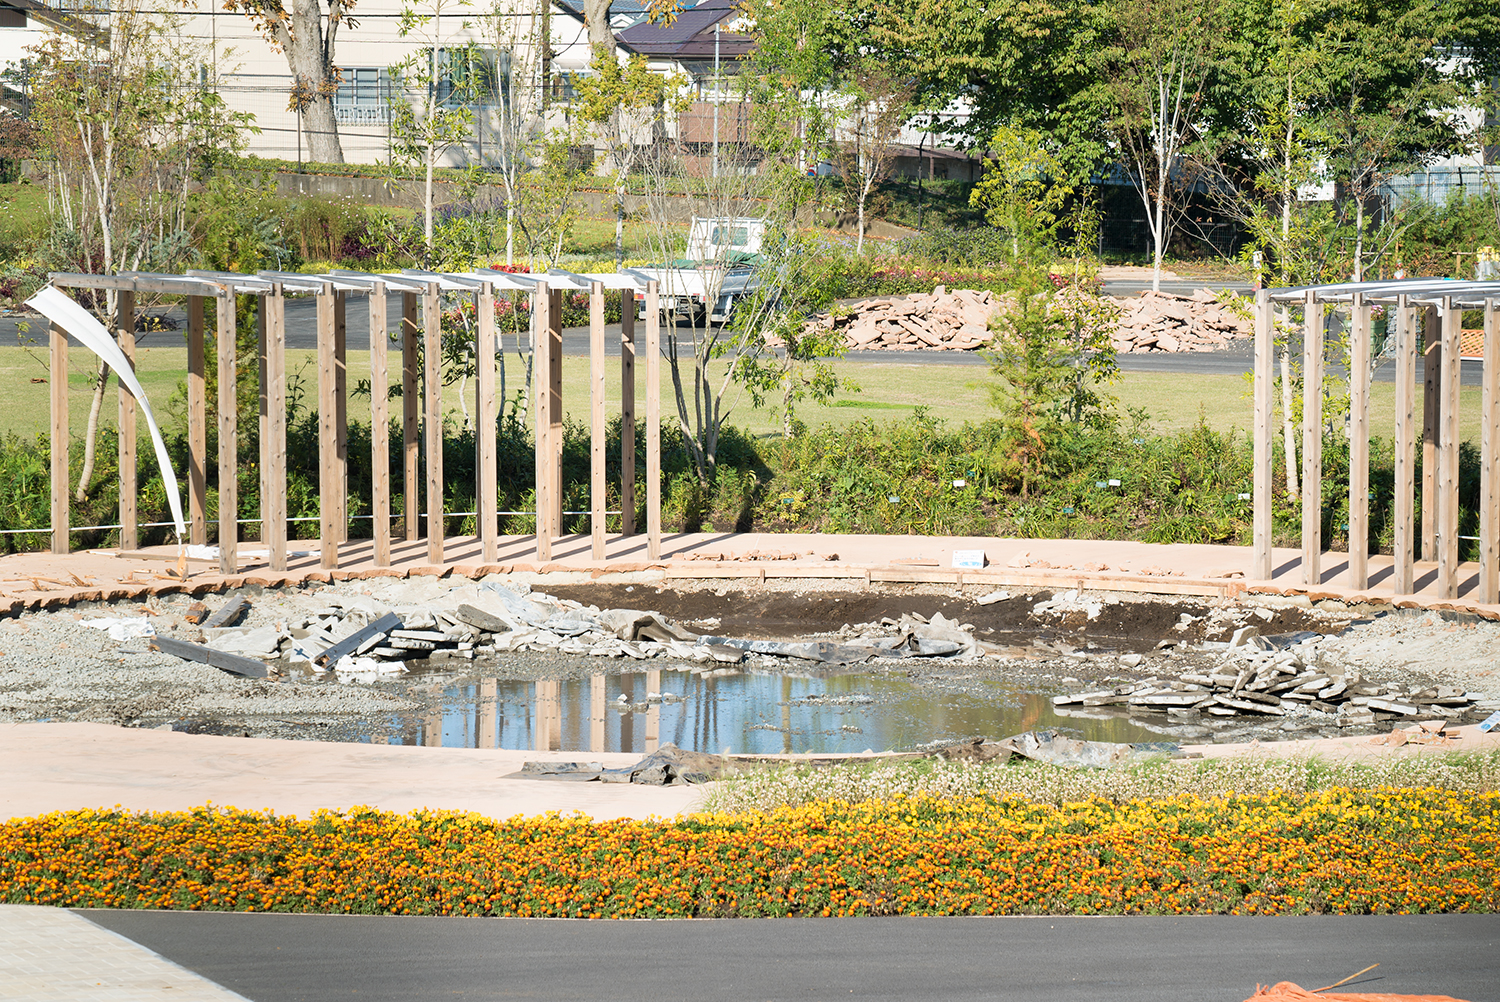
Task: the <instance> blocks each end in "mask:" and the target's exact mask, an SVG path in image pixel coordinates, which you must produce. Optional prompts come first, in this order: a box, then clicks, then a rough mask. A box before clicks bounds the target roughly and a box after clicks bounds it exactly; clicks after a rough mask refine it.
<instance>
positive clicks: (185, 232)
mask: <svg viewBox="0 0 1500 1002" xmlns="http://www.w3.org/2000/svg"><path fill="white" fill-rule="evenodd" d="M104 26H105V25H101V26H100V27H101V28H102V27H104ZM107 28H108V30H107V31H103V30H100V31H95V32H68V33H64V32H61V31H54V32H52V33H51V34H49V35H48V36H47V37H46V38H45V40H44V41H43V42H42V44H41V45H40V46H38V47H37V48H36V49H35V50H33V51H34V64H35V65H34V68H33V72H34V74H35V95H36V96H35V104H34V106H33V115H34V117H35V120H36V122H37V124H38V126H39V128H38V130H37V135H38V137H39V139H40V141H41V143H42V144H43V148H44V150H45V152H46V153H48V154H49V155H50V158H51V161H52V164H51V167H52V169H51V170H50V172H49V174H48V196H49V207H50V209H51V210H52V216H53V219H52V237H51V247H50V250H49V256H50V257H51V259H52V260H51V263H52V264H53V265H54V266H55V267H56V268H57V269H58V270H61V271H79V272H100V273H109V272H120V271H131V270H147V271H152V270H155V271H174V270H177V269H178V268H179V267H181V266H183V265H184V264H185V263H186V262H187V261H188V260H189V258H190V257H191V254H192V244H191V234H190V224H189V220H188V204H189V195H190V192H191V189H192V186H193V184H194V182H195V180H196V179H198V178H199V177H200V176H201V172H202V168H203V166H204V164H205V163H207V162H211V161H212V159H213V158H215V157H217V156H220V155H222V154H224V153H226V152H229V153H232V152H234V151H236V150H237V149H239V148H240V147H241V146H242V144H243V133H244V131H245V130H246V129H247V126H248V122H249V119H250V116H248V115H244V114H238V113H233V112H230V111H229V110H228V109H227V108H226V107H225V105H224V103H223V102H222V101H221V100H220V99H219V97H218V95H216V94H214V93H212V92H211V91H209V90H207V89H204V88H201V87H200V86H199V85H198V80H197V74H196V68H197V67H198V66H200V65H202V64H203V63H205V62H209V61H213V60H215V59H217V58H218V54H217V53H214V52H212V51H209V50H207V49H205V48H204V47H202V46H201V45H199V44H197V43H195V42H194V41H193V40H191V39H189V38H186V37H185V36H184V35H182V34H181V31H180V29H181V18H180V17H177V16H172V15H158V14H155V13H152V12H151V11H150V10H149V9H148V8H146V7H145V6H143V5H142V4H141V3H139V2H137V0H126V2H124V3H121V4H119V5H117V6H116V7H115V8H114V10H113V11H112V12H111V13H110V14H109V15H108V21H107ZM101 46H102V48H101ZM80 299H81V301H82V302H83V303H84V304H85V305H87V306H88V307H89V308H90V309H91V310H92V311H93V312H94V313H95V315H96V316H98V317H100V318H101V319H102V320H104V321H105V322H107V323H109V322H112V318H113V316H114V313H115V309H116V303H117V299H116V293H115V292H114V291H113V290H108V291H106V292H104V294H102V295H98V294H92V295H91V294H87V293H85V294H84V295H82V296H81V297H80ZM138 305H139V306H141V307H144V306H146V305H147V304H145V303H140V304H138ZM108 378H109V369H108V367H107V366H105V365H104V363H103V362H101V363H100V365H99V368H98V369H97V370H96V373H95V376H94V380H93V390H94V393H93V399H92V401H91V403H90V407H89V417H88V425H87V430H86V431H85V435H84V463H83V470H82V473H81V474H80V476H79V481H78V488H77V496H78V498H79V500H82V499H83V498H84V497H86V496H87V491H88V489H89V486H90V481H91V479H92V478H93V469H94V452H95V443H96V440H97V435H98V429H99V414H100V411H101V409H102V407H103V403H104V392H105V388H106V385H107V382H108Z"/></svg>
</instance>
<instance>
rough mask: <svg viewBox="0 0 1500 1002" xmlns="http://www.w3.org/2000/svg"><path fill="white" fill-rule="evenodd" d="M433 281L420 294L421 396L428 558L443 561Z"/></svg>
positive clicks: (438, 342)
mask: <svg viewBox="0 0 1500 1002" xmlns="http://www.w3.org/2000/svg"><path fill="white" fill-rule="evenodd" d="M442 319H443V317H442V313H441V303H440V302H439V300H438V286H437V283H436V282H431V283H428V286H427V291H426V292H425V293H423V294H422V328H423V332H422V333H423V336H422V362H423V369H422V399H423V400H424V401H425V402H426V405H427V412H426V415H425V417H424V420H423V423H424V425H425V426H426V429H427V435H426V442H427V562H428V563H429V564H441V563H442V562H443V345H442V336H443V334H442Z"/></svg>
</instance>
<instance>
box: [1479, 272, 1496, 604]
mask: <svg viewBox="0 0 1500 1002" xmlns="http://www.w3.org/2000/svg"><path fill="white" fill-rule="evenodd" d="M1481 383H1482V389H1481V391H1480V408H1481V411H1480V418H1479V595H1478V599H1479V601H1481V602H1484V603H1486V604H1488V605H1494V604H1496V603H1500V299H1487V300H1485V304H1484V370H1483V376H1482V377H1481Z"/></svg>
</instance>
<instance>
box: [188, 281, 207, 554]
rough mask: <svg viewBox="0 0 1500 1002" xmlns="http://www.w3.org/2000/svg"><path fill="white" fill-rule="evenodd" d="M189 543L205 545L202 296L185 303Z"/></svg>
mask: <svg viewBox="0 0 1500 1002" xmlns="http://www.w3.org/2000/svg"><path fill="white" fill-rule="evenodd" d="M187 321H188V326H187V425H188V542H190V543H193V544H195V545H198V546H204V545H207V543H208V381H207V378H206V377H207V372H206V368H207V367H206V365H205V362H206V357H205V352H204V344H203V297H202V296H189V297H188V301H187Z"/></svg>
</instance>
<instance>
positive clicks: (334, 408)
mask: <svg viewBox="0 0 1500 1002" xmlns="http://www.w3.org/2000/svg"><path fill="white" fill-rule="evenodd" d="M316 299H317V309H318V341H317V344H318V553H319V558H318V560H319V565H320V566H321V567H323V568H325V569H326V568H332V567H337V566H338V565H339V541H340V539H341V537H342V536H343V533H342V532H340V531H339V522H338V501H337V500H336V498H337V496H338V492H339V467H338V405H337V404H336V403H334V394H335V392H336V377H335V376H334V371H333V370H334V358H333V355H334V352H333V341H334V334H333V330H334V315H333V312H334V302H335V300H336V299H337V294H336V293H335V292H334V289H333V285H332V284H331V283H330V284H327V285H324V286H323V288H322V289H320V290H319V291H318V293H317V296H316Z"/></svg>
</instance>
